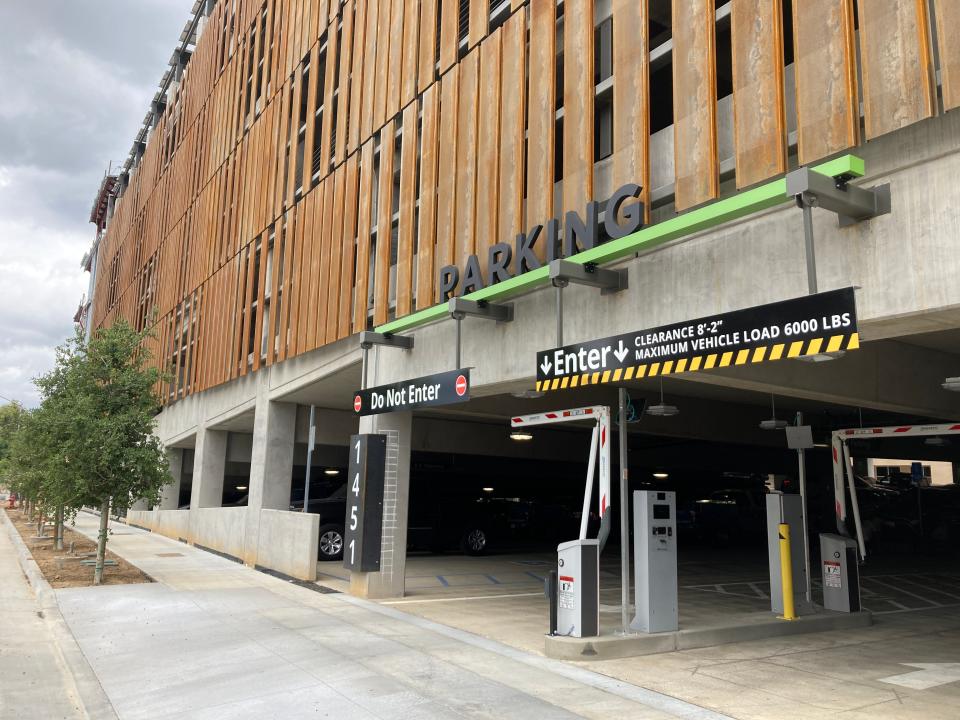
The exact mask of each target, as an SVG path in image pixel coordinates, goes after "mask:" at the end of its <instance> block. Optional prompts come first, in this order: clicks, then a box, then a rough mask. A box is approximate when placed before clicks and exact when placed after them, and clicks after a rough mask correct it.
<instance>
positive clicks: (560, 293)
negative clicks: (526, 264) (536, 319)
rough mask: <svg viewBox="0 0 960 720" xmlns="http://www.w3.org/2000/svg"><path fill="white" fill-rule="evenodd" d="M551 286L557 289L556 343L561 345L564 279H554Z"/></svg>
mask: <svg viewBox="0 0 960 720" xmlns="http://www.w3.org/2000/svg"><path fill="white" fill-rule="evenodd" d="M553 286H554V287H555V288H556V289H557V291H556V294H557V345H559V346H561V347H562V346H563V289H564V288H565V287H566V286H567V281H566V280H560V279H556V278H555V279H554V281H553Z"/></svg>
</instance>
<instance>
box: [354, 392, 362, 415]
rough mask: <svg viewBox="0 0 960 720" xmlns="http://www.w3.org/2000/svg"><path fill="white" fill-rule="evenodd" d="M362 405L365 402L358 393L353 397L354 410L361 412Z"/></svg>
mask: <svg viewBox="0 0 960 720" xmlns="http://www.w3.org/2000/svg"><path fill="white" fill-rule="evenodd" d="M361 407H363V402H361V400H360V396H359V395H357V396H356V397H355V398H353V411H354V412H360V408H361Z"/></svg>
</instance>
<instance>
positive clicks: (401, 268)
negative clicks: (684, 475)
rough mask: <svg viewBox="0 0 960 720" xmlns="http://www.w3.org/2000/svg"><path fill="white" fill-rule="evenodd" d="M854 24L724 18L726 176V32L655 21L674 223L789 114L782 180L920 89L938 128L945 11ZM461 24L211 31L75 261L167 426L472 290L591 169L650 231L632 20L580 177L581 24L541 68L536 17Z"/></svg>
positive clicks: (543, 22)
mask: <svg viewBox="0 0 960 720" xmlns="http://www.w3.org/2000/svg"><path fill="white" fill-rule="evenodd" d="M854 2H855V0H804V2H802V3H801V2H797V1H796V0H795V1H794V2H793V3H791V6H792V13H788V15H787V16H784V14H783V4H782V0H733V2H732V5H731V12H730V17H729V27H730V47H731V53H732V56H731V63H730V65H731V68H732V87H733V98H732V106H733V113H734V115H733V118H732V119H733V128H734V137H733V139H734V148H733V157H732V158H730V159H728V158H719V157H718V154H717V144H718V139H717V131H718V118H717V112H718V110H717V98H716V94H717V78H716V73H717V67H718V58H717V50H716V47H717V45H718V44H720V43H718V41H717V39H716V36H717V34H718V33H721V32H725V29H724V28H725V26H718V25H717V21H716V17H715V4H714V1H713V0H674V2H673V3H672V5H671V7H672V9H671V15H672V24H673V28H672V43H673V48H672V58H671V64H672V70H670V71H669V73H667V74H668V75H670V76H671V78H672V84H673V87H672V97H673V117H674V118H675V119H676V122H675V123H674V125H673V128H672V131H669V132H672V135H673V139H674V176H675V182H674V186H673V192H674V194H673V199H674V209H675V210H676V211H678V212H679V211H683V210H686V209H688V208H691V207H694V206H697V205H700V204H702V203H704V202H708V201H710V200H712V199H714V198H716V197H718V196H719V181H720V167H721V166H720V160H727V161H728V162H729V161H730V160H732V167H733V168H735V172H736V183H737V187H738V188H743V187H747V186H750V185H753V184H755V183H758V182H762V181H764V180H767V179H769V178H772V177H776V176H778V175H781V174H782V173H783V172H785V170H786V169H787V167H788V166H787V158H788V153H789V152H790V151H791V148H789V147H788V137H787V132H786V117H787V112H788V109H789V108H790V107H791V106H792V105H795V107H796V120H797V147H796V152H797V155H798V160H799V162H800V163H802V164H807V163H811V162H814V161H816V160H819V159H821V158H824V157H827V156H830V155H832V154H835V153H837V152H841V151H844V150H847V149H849V148H853V147H855V146H856V145H857V144H858V143H859V142H860V129H859V128H860V116H859V112H858V110H859V103H858V96H859V94H860V93H861V92H862V96H863V106H864V118H863V121H864V127H865V133H864V134H865V136H866V137H867V138H875V137H878V136H880V135H883V134H886V133H889V132H893V131H896V130H897V129H899V128H901V127H905V126H907V125H910V124H912V123H914V122H917V121H919V120H922V119H925V118H929V117H931V116H933V115H935V114H936V113H937V111H938V93H937V90H938V88H937V85H936V82H937V75H936V73H935V70H937V69H939V76H940V77H939V79H940V83H941V85H940V90H941V94H942V98H943V108H944V109H945V110H951V109H953V108H956V107H957V106H958V105H960V69H958V68H960V50H958V49H957V48H958V45H957V43H956V42H954V41H953V35H954V34H955V32H954V29H955V27H956V26H957V25H958V24H960V10H958V9H957V4H956V3H951V2H945V1H944V0H938V2H936V3H934V4H932V7H933V9H934V13H935V14H934V16H933V17H928V12H929V8H930V7H931V5H930V4H928V3H926V2H923V0H888V1H885V2H882V3H881V2H873V1H869V2H868V1H867V0H856V2H858V5H857V8H856V9H857V10H858V11H859V12H858V15H857V17H858V26H859V30H858V29H857V28H855V27H854V9H855V8H854ZM460 5H461V3H460V2H459V0H346V2H342V1H341V0H238V2H225V1H223V0H221V1H220V2H217V3H216V4H215V5H214V7H213V10H212V12H211V14H210V16H209V18H207V20H206V25H205V28H206V29H205V31H204V32H203V34H202V35H201V37H200V39H199V41H198V43H197V46H196V48H195V51H194V52H193V54H192V56H191V59H190V62H189V64H188V66H187V68H186V71H185V72H184V74H183V77H182V79H181V81H180V83H179V86H178V87H177V88H176V89H175V91H171V93H170V96H169V98H168V103H167V106H166V109H165V110H164V112H163V113H162V114H161V115H160V116H159V118H158V119H157V120H156V123H155V126H154V127H153V128H152V131H151V133H150V137H149V141H148V142H147V143H146V145H145V146H144V147H143V148H142V150H141V152H139V153H138V157H137V158H136V164H135V170H134V171H133V172H131V173H130V174H129V176H128V177H127V179H126V182H125V186H124V190H123V194H122V197H120V198H119V200H118V201H117V203H116V206H115V209H114V212H113V215H112V217H111V219H110V223H109V227H108V229H107V231H106V233H105V234H104V235H103V237H102V238H101V241H100V244H99V248H98V258H97V267H98V271H97V277H96V278H95V291H94V293H95V298H96V302H95V303H94V306H93V308H94V309H93V312H94V315H93V317H92V318H91V322H92V323H93V325H94V326H95V327H96V326H102V325H104V324H109V323H110V322H113V321H114V320H116V319H117V318H120V317H124V318H127V319H128V320H130V321H131V322H133V323H135V324H136V325H137V326H138V327H147V326H149V325H150V324H151V323H153V327H154V331H155V337H154V338H153V339H152V340H150V343H149V344H150V347H151V349H152V350H153V351H154V352H155V353H157V354H158V356H159V357H158V358H157V362H159V363H161V364H162V365H163V367H164V368H166V369H168V370H169V371H170V372H171V380H170V381H169V382H166V383H164V386H163V387H162V388H160V390H161V392H162V395H163V399H164V401H165V402H172V401H175V400H178V399H180V398H182V397H185V396H186V395H188V394H190V393H195V392H198V391H201V390H204V389H207V388H210V387H213V386H216V385H218V384H221V383H224V382H228V381H230V380H231V379H233V378H236V377H239V376H241V375H244V374H248V373H250V372H254V371H256V370H257V369H259V368H261V367H263V366H264V365H270V364H273V363H275V362H282V361H284V360H286V359H288V358H291V357H293V356H295V355H298V354H301V353H304V352H308V351H309V350H312V349H314V348H317V347H320V346H322V345H324V344H326V343H331V342H334V341H336V340H338V339H342V338H345V337H347V336H349V335H350V334H351V333H355V332H358V331H360V330H364V329H367V328H368V327H370V325H371V323H372V324H374V325H376V324H380V323H382V322H384V321H386V320H388V319H389V318H391V317H394V316H403V315H406V314H408V313H410V312H414V311H415V310H421V309H424V308H427V307H430V306H432V305H434V304H435V303H436V302H437V301H438V293H437V284H436V282H437V278H436V275H437V272H438V270H439V269H440V268H441V267H443V266H445V265H448V264H451V263H456V264H457V265H458V266H459V268H460V271H461V273H462V272H463V271H464V263H465V261H466V259H467V258H468V256H469V255H471V254H473V253H477V254H478V255H479V259H480V263H481V266H482V268H483V269H484V270H485V269H486V264H487V250H488V248H490V247H491V246H492V245H493V244H496V243H502V242H512V241H513V239H514V238H515V237H516V235H517V234H518V233H522V232H525V231H527V230H529V229H530V228H531V227H533V226H534V225H538V224H544V223H545V222H546V221H547V220H549V219H551V218H553V217H555V216H556V215H558V214H560V212H561V211H566V210H576V211H578V212H581V213H582V211H583V210H584V204H585V203H586V202H587V201H588V200H590V199H592V198H593V195H594V192H595V190H594V187H593V179H594V176H595V172H596V168H597V167H598V166H597V165H596V163H595V161H598V162H601V163H604V162H609V163H611V164H612V168H611V170H610V172H609V173H606V174H603V173H596V177H598V178H599V177H601V176H602V177H606V178H609V184H610V185H611V187H610V188H608V189H610V190H612V189H613V188H614V187H618V186H619V185H621V184H623V183H627V182H635V183H638V184H640V185H641V186H642V187H643V195H642V199H643V200H644V202H645V203H647V205H648V206H649V202H648V201H649V198H650V194H649V193H650V187H649V185H650V180H651V178H650V175H651V167H650V149H649V147H650V137H651V127H650V123H651V103H656V102H663V99H662V98H661V99H659V100H658V99H657V98H653V97H651V94H652V93H654V92H657V88H655V87H652V85H651V79H650V53H651V51H652V50H653V49H654V48H651V47H650V41H649V37H648V27H649V24H650V18H649V17H648V5H649V2H648V0H611V3H610V13H611V15H612V30H611V32H610V33H609V36H610V37H611V38H612V47H607V48H605V47H603V46H601V47H600V48H597V52H596V57H603V56H604V53H607V56H609V57H610V58H612V75H613V77H612V84H613V88H612V107H613V111H612V112H613V115H612V121H611V119H610V118H609V117H607V118H604V122H606V123H607V124H606V125H604V127H606V128H608V131H612V135H611V136H610V138H609V141H608V143H609V148H608V149H607V150H606V151H605V153H604V155H601V156H598V157H596V158H595V157H594V152H595V150H594V148H595V143H599V144H598V145H597V146H598V147H601V146H602V143H600V141H599V139H598V138H599V128H600V127H601V118H598V117H596V116H595V115H598V114H599V113H600V112H601V111H602V108H603V105H602V104H595V99H594V93H595V86H596V83H597V82H598V68H597V67H595V62H594V58H595V53H594V43H595V42H596V39H595V38H596V37H601V38H602V37H604V36H603V35H602V34H596V35H595V33H596V32H597V31H596V27H597V23H598V22H602V21H604V20H605V18H597V17H594V7H593V6H594V2H593V0H584V2H582V3H572V2H565V3H564V6H565V7H564V18H563V20H562V23H563V31H562V36H563V38H564V40H563V46H564V47H563V52H562V53H558V51H559V50H560V48H558V47H557V37H558V18H557V3H556V0H512V2H511V3H509V7H507V6H506V5H504V6H503V7H504V9H503V11H502V12H503V13H504V14H503V15H491V10H492V8H491V3H489V2H487V1H486V0H470V2H469V3H467V4H466V5H465V6H464V7H465V8H466V9H467V15H465V16H464V18H465V19H464V23H463V24H462V25H461V23H460V14H459V11H460ZM495 5H496V7H497V8H499V7H500V4H495ZM597 7H598V8H600V7H603V6H601V5H600V4H598V5H597ZM661 19H662V18H661ZM933 23H935V25H936V29H937V33H936V35H937V43H936V44H937V47H936V48H934V47H933V39H932V37H931V33H930V27H931V24H933ZM786 24H789V25H790V27H787V26H786ZM490 28H495V29H494V31H493V32H492V33H491V32H490ZM858 32H859V38H858V34H857V33H858ZM788 36H792V37H793V57H794V62H793V67H792V68H786V67H785V66H784V52H783V47H782V46H783V42H784V38H785V37H788ZM858 41H859V48H860V50H859V51H860V66H861V70H860V77H861V78H862V82H861V83H859V84H858V70H857V43H858ZM601 42H604V41H603V40H601ZM720 60H721V61H722V60H723V59H722V58H721V59H720ZM935 65H937V67H935ZM307 68H309V69H307ZM305 70H306V72H305ZM558 72H561V73H562V77H563V83H562V88H560V90H559V92H560V97H558V88H557V78H558ZM791 74H792V75H793V77H794V78H795V83H794V84H793V86H792V85H791V84H790V83H789V81H788V82H786V84H785V81H784V80H785V78H789V76H790V75H791ZM600 79H601V80H602V79H603V78H600ZM601 89H602V88H601ZM789 92H793V93H795V97H794V98H792V99H791V98H789V97H786V96H785V93H789ZM558 100H559V101H560V102H558ZM791 100H795V102H791ZM603 102H607V101H606V100H603ZM561 108H562V114H563V121H562V122H563V137H562V138H558V137H557V136H556V128H557V115H558V112H560V111H561ZM597 108H600V109H597ZM397 130H399V131H400V141H399V144H398V145H396V147H397V152H398V153H399V154H398V155H397V156H396V157H394V148H395V142H394V137H395V133H396V131H397ZM378 139H382V141H383V142H382V143H381V147H380V150H379V151H378V152H375V146H376V143H377V142H378ZM558 143H560V144H559V145H558ZM557 158H560V161H561V162H560V167H557ZM394 170H397V171H398V174H399V191H398V192H397V190H396V182H397V181H396V180H395V174H396V173H395V172H394ZM314 171H316V172H314ZM378 173H379V174H378ZM558 181H559V182H561V183H562V186H561V187H562V189H563V192H562V197H561V199H560V202H559V203H558V206H557V207H555V203H554V189H555V183H556V182H558ZM667 190H668V191H669V188H667ZM725 192H726V191H725ZM731 192H733V191H732V190H731ZM395 193H396V194H397V197H396V198H395ZM375 197H379V201H378V203H377V206H376V211H375V210H374V198H375ZM395 214H396V217H398V223H397V226H396V235H395V238H394V235H393V231H392V222H393V218H394V216H395ZM374 229H376V231H377V232H376V236H377V239H376V251H375V252H374V251H373V248H374V246H373V238H374ZM537 250H538V254H539V256H540V257H541V259H543V258H544V257H545V252H546V248H545V244H544V243H543V242H539V243H538V245H537ZM391 278H393V279H392V280H391Z"/></svg>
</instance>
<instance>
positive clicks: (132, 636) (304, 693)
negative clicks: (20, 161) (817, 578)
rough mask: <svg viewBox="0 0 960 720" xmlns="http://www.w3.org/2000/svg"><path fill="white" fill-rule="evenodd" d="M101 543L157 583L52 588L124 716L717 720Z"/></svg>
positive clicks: (167, 544)
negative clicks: (55, 590) (679, 719)
mask: <svg viewBox="0 0 960 720" xmlns="http://www.w3.org/2000/svg"><path fill="white" fill-rule="evenodd" d="M77 525H78V529H79V530H81V531H83V532H86V533H88V534H93V533H95V532H96V518H94V517H92V516H88V515H83V514H81V516H80V517H79V518H78V520H77ZM110 548H111V550H113V551H114V552H116V553H117V554H119V555H121V556H123V557H125V558H126V559H127V560H129V561H131V562H133V563H134V564H136V565H138V566H139V567H140V568H142V569H143V570H144V571H145V572H147V573H148V574H150V575H151V576H152V577H154V578H156V579H157V580H158V582H157V583H153V584H145V585H126V586H109V587H101V588H84V589H70V590H61V591H58V593H57V594H58V598H59V601H60V605H61V608H62V610H63V614H64V617H65V619H66V621H67V623H68V624H69V626H70V628H71V630H72V631H73V633H74V635H75V637H76V638H77V641H78V642H79V644H80V646H81V648H82V649H83V651H84V654H85V655H86V657H87V659H88V660H89V662H90V664H91V665H92V667H93V669H94V671H95V672H96V673H97V675H98V677H99V678H100V682H101V684H102V685H103V687H104V689H105V691H106V692H107V695H108V696H109V698H110V700H111V702H112V704H113V706H114V708H115V709H116V711H117V714H118V715H119V717H120V718H122V719H124V720H127V719H129V720H135V719H139V718H143V719H147V718H151V719H152V718H159V717H162V718H165V719H166V720H173V719H175V718H205V719H213V718H231V720H232V719H235V718H263V717H282V718H308V717H309V718H314V717H317V718H322V717H328V718H337V719H338V720H353V719H354V718H357V719H367V718H382V719H387V718H397V719H398V720H399V719H400V718H403V720H421V719H423V720H427V719H434V718H436V719H440V718H444V719H446V718H517V717H527V718H537V720H540V719H554V718H555V719H557V720H561V719H567V718H580V717H585V718H597V719H600V718H602V719H603V720H608V719H609V718H611V717H622V718H631V719H632V718H637V719H644V718H650V719H661V718H662V719H664V720H666V719H668V718H677V717H679V718H687V719H689V720H714V719H720V718H724V717H726V716H724V715H721V714H719V713H715V712H712V711H710V710H707V709H704V708H703V707H700V706H698V705H695V704H692V703H688V702H683V701H681V700H678V699H676V698H674V697H671V696H669V695H666V694H660V693H657V692H652V691H650V690H647V689H645V688H643V687H641V686H639V685H635V684H631V683H628V682H623V681H620V680H616V679H613V678H610V677H607V676H605V675H601V674H598V673H595V672H592V671H591V670H588V669H586V668H583V667H577V666H573V665H568V664H564V663H560V662H556V661H553V660H549V659H547V658H544V657H542V656H540V655H536V654H533V653H527V652H524V651H522V650H518V649H515V648H512V647H509V646H506V645H503V644H500V643H497V642H495V641H492V640H489V639H485V638H482V637H480V636H477V635H474V634H471V633H467V632H464V631H462V630H456V629H453V628H449V627H446V626H442V625H438V624H436V623H433V622H431V621H429V620H426V619H423V618H418V617H414V616H411V615H408V614H406V613H403V612H400V611H398V610H397V609H395V608H390V607H385V606H382V605H377V604H374V603H368V602H364V601H360V600H357V599H355V598H351V597H349V596H347V595H344V594H341V593H337V594H323V593H320V592H316V591H312V590H307V589H305V588H302V587H299V586H297V585H293V584H290V583H286V582H283V581H281V580H278V579H276V578H273V577H270V576H268V575H265V574H263V573H259V572H256V571H253V570H251V569H249V568H245V567H242V566H239V565H237V564H235V563H232V562H230V561H228V560H225V559H223V558H220V557H217V556H214V555H211V554H209V553H205V552H203V551H200V550H196V549H194V548H191V547H188V546H186V545H183V544H181V543H177V542H175V541H171V540H168V539H166V538H163V537H159V536H156V535H151V534H150V533H146V532H143V531H140V530H137V529H135V528H128V527H126V526H124V525H117V526H116V527H115V533H114V534H113V535H112V536H111V539H110Z"/></svg>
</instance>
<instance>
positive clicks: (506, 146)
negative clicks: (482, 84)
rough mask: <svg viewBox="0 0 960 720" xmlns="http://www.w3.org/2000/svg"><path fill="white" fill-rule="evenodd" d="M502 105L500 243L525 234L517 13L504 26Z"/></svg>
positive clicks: (522, 68)
mask: <svg viewBox="0 0 960 720" xmlns="http://www.w3.org/2000/svg"><path fill="white" fill-rule="evenodd" d="M502 45H503V49H502V54H503V59H502V64H501V77H502V87H503V88H504V89H505V90H504V92H502V93H501V105H500V157H501V158H504V161H503V162H501V163H500V186H499V188H498V196H499V202H498V211H499V213H498V214H499V224H498V230H497V237H498V242H511V240H512V238H514V237H515V236H516V235H517V233H519V232H522V231H523V172H524V166H523V145H524V137H523V136H524V132H525V131H526V77H525V76H526V64H527V63H526V54H527V18H526V14H525V13H522V12H521V13H515V14H514V15H513V16H512V17H511V18H510V19H509V20H507V22H506V23H504V25H503V40H502Z"/></svg>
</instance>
